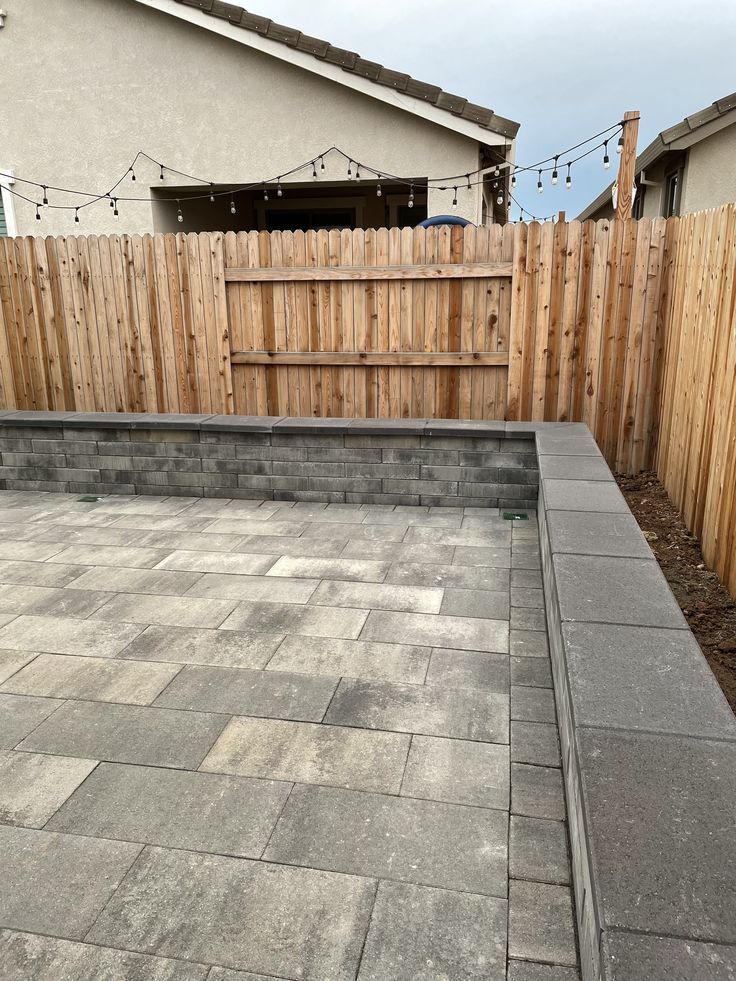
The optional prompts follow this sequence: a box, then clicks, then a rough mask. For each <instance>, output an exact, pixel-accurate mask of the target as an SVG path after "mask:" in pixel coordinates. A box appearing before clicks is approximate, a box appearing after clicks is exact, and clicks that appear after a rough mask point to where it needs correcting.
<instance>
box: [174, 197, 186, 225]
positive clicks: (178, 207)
mask: <svg viewBox="0 0 736 981" xmlns="http://www.w3.org/2000/svg"><path fill="white" fill-rule="evenodd" d="M176 220H177V221H178V222H179V224H181V223H182V222H183V221H184V215H183V214H182V213H181V204H180V203H179V199H178V198H177V199H176Z"/></svg>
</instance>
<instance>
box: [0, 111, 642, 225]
mask: <svg viewBox="0 0 736 981" xmlns="http://www.w3.org/2000/svg"><path fill="white" fill-rule="evenodd" d="M624 125H625V123H623V122H619V123H615V124H613V125H612V126H609V127H608V128H607V129H604V130H601V131H600V132H599V133H595V134H594V135H593V136H590V137H588V138H587V139H586V140H582V141H581V142H580V143H576V144H575V145H574V146H572V147H569V148H568V149H567V150H563V151H561V152H560V153H557V154H554V155H553V156H550V157H546V158H544V160H539V161H537V162H536V163H534V164H529V165H526V166H522V165H519V164H508V163H506V162H505V161H501V162H499V164H498V166H497V167H496V169H497V170H498V174H497V177H498V179H506V178H507V177H508V176H510V175H511V176H515V175H517V174H522V173H525V172H529V171H533V170H537V171H538V172H539V174H540V175H541V173H546V172H548V171H555V170H557V168H558V166H567V167H568V171H569V167H570V166H571V165H572V164H574V163H577V162H578V161H579V160H582V159H583V158H584V157H587V156H589V155H590V154H591V153H594V152H595V151H596V150H597V149H599V148H600V147H607V144H608V142H609V141H610V140H611V139H613V136H615V132H613V131H618V130H622V129H623V126H624ZM607 134H611V135H608V136H607V139H606V140H604V141H603V142H601V143H598V144H596V145H595V146H593V147H591V148H590V149H588V150H586V151H585V152H584V153H581V154H579V155H578V156H577V157H574V158H572V159H571V160H564V161H563V162H562V164H559V163H558V161H559V158H560V157H563V156H565V155H566V154H567V153H572V152H573V151H574V150H577V149H579V148H580V147H582V146H586V145H587V144H588V143H590V142H591V141H592V140H595V139H598V138H599V137H601V136H606V135H607ZM331 153H337V154H339V155H340V156H341V157H343V159H345V160H346V161H347V162H348V169H349V170H350V168H351V165H352V164H355V166H356V177H357V175H358V174H359V172H360V170H361V169H362V170H363V171H364V172H367V173H369V174H371V175H373V177H375V178H376V179H378V180H379V181H381V180H388V181H393V182H394V183H399V184H402V185H404V186H405V187H408V188H410V189H413V187H414V186H415V185H419V186H424V187H427V188H428V189H429V188H433V189H436V190H441V191H446V190H451V189H454V185H453V184H452V182H453V181H457V187H458V188H462V187H465V188H468V189H469V188H471V187H474V186H477V185H478V184H483V183H485V182H486V181H487V180H488V178H489V176H491V175H489V171H491V170H492V169H493V166H494V165H493V164H491V165H490V166H489V167H483V168H478V169H477V170H473V171H468V172H466V173H464V174H454V175H452V176H449V177H429V178H427V179H426V181H422V182H421V183H420V180H419V179H418V178H414V179H409V178H405V177H400V176H398V175H396V174H391V173H387V172H385V171H382V170H378V169H377V168H375V167H372V166H369V165H368V164H363V163H360V161H358V160H356V159H355V158H354V157H351V156H350V155H349V154H347V153H345V151H344V150H342V149H340V148H339V147H337V146H331V147H329V148H328V149H327V150H324V151H323V152H321V153H318V154H316V155H315V156H314V157H312V158H310V159H309V160H306V161H304V163H301V164H298V165H297V166H296V167H292V168H291V169H290V170H286V171H282V172H281V173H280V174H277V175H274V176H273V177H270V178H268V179H267V180H257V181H253V182H251V183H248V184H243V185H240V186H239V187H237V188H234V189H233V188H231V189H229V190H226V191H215V190H214V188H215V184H214V182H213V181H209V180H205V178H203V177H197V176H195V175H193V174H188V173H186V172H185V171H181V170H176V169H175V168H173V167H168V166H167V165H165V164H163V163H161V162H160V161H158V160H156V159H155V158H154V157H152V156H151V155H150V154H148V153H146V152H145V151H143V150H139V151H138V152H137V153H136V155H135V157H134V158H133V161H132V162H131V164H130V165H129V166H128V167H127V168H126V169H125V171H124V173H123V174H122V175H121V177H120V178H119V179H118V180H117V181H116V182H115V183H114V184H113V185H112V187H111V188H110V189H109V190H108V191H106V192H105V193H103V194H99V193H92V192H90V191H81V190H79V189H76V188H67V187H60V186H57V185H53V184H43V183H41V182H39V181H33V180H30V179H28V178H24V177H19V176H18V175H14V174H7V173H2V172H0V176H1V177H5V178H6V179H8V180H13V181H20V182H21V183H23V184H30V185H31V186H33V187H38V188H43V190H44V197H46V193H47V191H48V190H53V191H59V192H61V193H63V194H76V195H80V196H82V197H87V198H89V199H90V200H88V201H85V202H83V203H82V204H80V205H54V204H45V205H43V206H44V207H48V208H53V209H54V210H57V211H74V212H75V213H76V215H77V216H78V212H79V211H80V210H81V209H82V208H87V207H89V206H90V205H92V204H95V203H97V202H98V201H102V200H109V201H110V202H111V203H112V204H114V205H115V204H116V202H117V201H140V202H155V201H160V200H161V198H160V197H152V196H150V195H148V196H145V197H140V196H135V197H134V196H132V195H115V194H114V192H115V191H116V190H117V188H118V187H119V186H120V185H121V184H122V183H123V181H124V180H125V178H126V177H127V176H128V174H131V175H132V178H133V180H135V166H136V164H137V163H138V161H139V160H140V159H141V158H145V159H146V160H149V161H150V162H151V163H153V164H155V165H156V166H157V167H159V169H160V171H161V174H162V175H163V174H164V171H168V172H169V173H171V174H176V175H177V176H179V177H184V178H186V179H187V180H193V181H197V182H198V183H201V184H205V185H207V186H208V187H209V191H208V192H207V193H206V194H199V195H187V196H186V200H188V201H198V200H203V199H205V198H209V199H213V198H218V197H225V196H227V195H230V196H232V195H234V194H238V193H240V192H242V191H250V190H253V189H254V188H257V187H264V188H266V187H267V186H268V185H270V184H274V183H277V184H280V182H281V180H282V179H283V178H285V177H290V176H291V175H292V174H295V173H298V172H299V171H301V170H306V169H307V168H312V171H313V174H314V173H316V164H317V161H319V162H320V165H321V169H324V158H325V157H327V156H328V155H329V154H331ZM549 161H554V163H553V164H552V166H550V167H544V166H540V164H545V163H547V162H549ZM472 177H476V178H477V177H480V179H479V180H471V178H472ZM358 179H359V177H358ZM7 190H8V191H10V193H12V194H14V195H15V196H16V197H19V198H21V199H22V200H24V201H27V202H29V203H30V204H33V205H38V207H40V206H41V205H40V204H39V203H38V202H37V201H35V200H33V199H32V198H29V197H27V196H26V195H24V194H21V193H20V192H19V191H13V190H12V189H11V188H9V187H8V188H7ZM509 197H510V195H509ZM525 210H526V209H525Z"/></svg>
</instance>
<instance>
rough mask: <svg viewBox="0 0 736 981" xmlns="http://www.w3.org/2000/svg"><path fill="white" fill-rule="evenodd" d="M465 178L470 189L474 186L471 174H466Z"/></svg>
mask: <svg viewBox="0 0 736 981" xmlns="http://www.w3.org/2000/svg"><path fill="white" fill-rule="evenodd" d="M465 180H466V181H467V182H468V190H470V188H471V186H472V185H471V183H470V174H466V175H465Z"/></svg>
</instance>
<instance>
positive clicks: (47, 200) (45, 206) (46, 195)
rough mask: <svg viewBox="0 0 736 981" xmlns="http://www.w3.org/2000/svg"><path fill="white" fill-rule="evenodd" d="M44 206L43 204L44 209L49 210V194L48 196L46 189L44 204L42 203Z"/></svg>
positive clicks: (44, 190)
mask: <svg viewBox="0 0 736 981" xmlns="http://www.w3.org/2000/svg"><path fill="white" fill-rule="evenodd" d="M42 204H43V206H44V208H48V206H49V199H48V194H47V191H46V188H45V187H44V189H43V202H42Z"/></svg>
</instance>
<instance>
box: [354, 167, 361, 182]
mask: <svg viewBox="0 0 736 981" xmlns="http://www.w3.org/2000/svg"><path fill="white" fill-rule="evenodd" d="M355 179H356V181H359V180H360V164H356V165H355Z"/></svg>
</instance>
